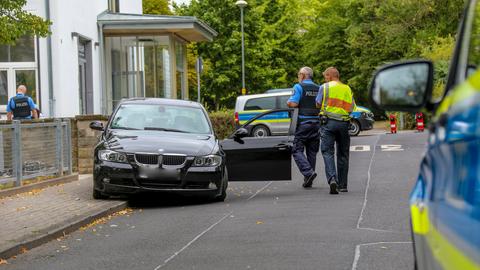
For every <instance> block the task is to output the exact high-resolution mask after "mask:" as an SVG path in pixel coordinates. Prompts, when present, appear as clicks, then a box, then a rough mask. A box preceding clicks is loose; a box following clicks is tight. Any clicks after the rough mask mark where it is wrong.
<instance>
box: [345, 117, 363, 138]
mask: <svg viewBox="0 0 480 270" xmlns="http://www.w3.org/2000/svg"><path fill="white" fill-rule="evenodd" d="M348 133H349V134H350V136H357V135H358V133H360V125H359V124H358V122H357V121H356V120H352V121H351V122H350V127H349V129H348Z"/></svg>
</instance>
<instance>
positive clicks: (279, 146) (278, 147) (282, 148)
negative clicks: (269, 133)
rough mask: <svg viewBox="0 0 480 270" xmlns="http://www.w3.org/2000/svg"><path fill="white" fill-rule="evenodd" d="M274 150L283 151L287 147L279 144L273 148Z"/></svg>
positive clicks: (287, 146)
mask: <svg viewBox="0 0 480 270" xmlns="http://www.w3.org/2000/svg"><path fill="white" fill-rule="evenodd" d="M275 148H277V149H278V150H280V151H285V150H287V149H288V148H289V145H288V144H284V143H280V144H277V145H276V146H275Z"/></svg>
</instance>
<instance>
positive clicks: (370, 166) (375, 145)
mask: <svg viewBox="0 0 480 270" xmlns="http://www.w3.org/2000/svg"><path fill="white" fill-rule="evenodd" d="M379 140H380V136H377V140H376V141H375V144H374V145H373V154H372V158H371V159H370V165H368V172H367V186H366V187H365V196H364V199H363V206H362V211H361V212H360V216H359V217H358V221H357V229H360V223H362V220H363V213H364V212H365V208H366V207H367V197H368V189H369V188H370V179H371V178H372V174H371V170H372V164H373V159H374V158H375V153H376V152H377V151H376V150H377V143H378V141H379Z"/></svg>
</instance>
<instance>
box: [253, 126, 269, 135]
mask: <svg viewBox="0 0 480 270" xmlns="http://www.w3.org/2000/svg"><path fill="white" fill-rule="evenodd" d="M252 136H253V137H257V138H263V137H268V136H270V130H268V128H267V127H266V126H263V125H258V126H255V127H254V128H253V130H252Z"/></svg>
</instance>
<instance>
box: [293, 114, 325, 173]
mask: <svg viewBox="0 0 480 270" xmlns="http://www.w3.org/2000/svg"><path fill="white" fill-rule="evenodd" d="M319 128H320V124H319V122H318V121H308V122H303V123H300V124H299V125H298V126H297V130H296V132H295V139H294V140H293V150H292V155H293V159H295V162H296V163H297V166H298V169H299V170H300V172H301V173H302V174H303V176H310V175H312V174H313V173H314V172H315V164H316V162H317V153H318V150H319V147H320V135H319V133H318V131H319ZM304 151H305V153H306V156H305V153H304Z"/></svg>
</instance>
